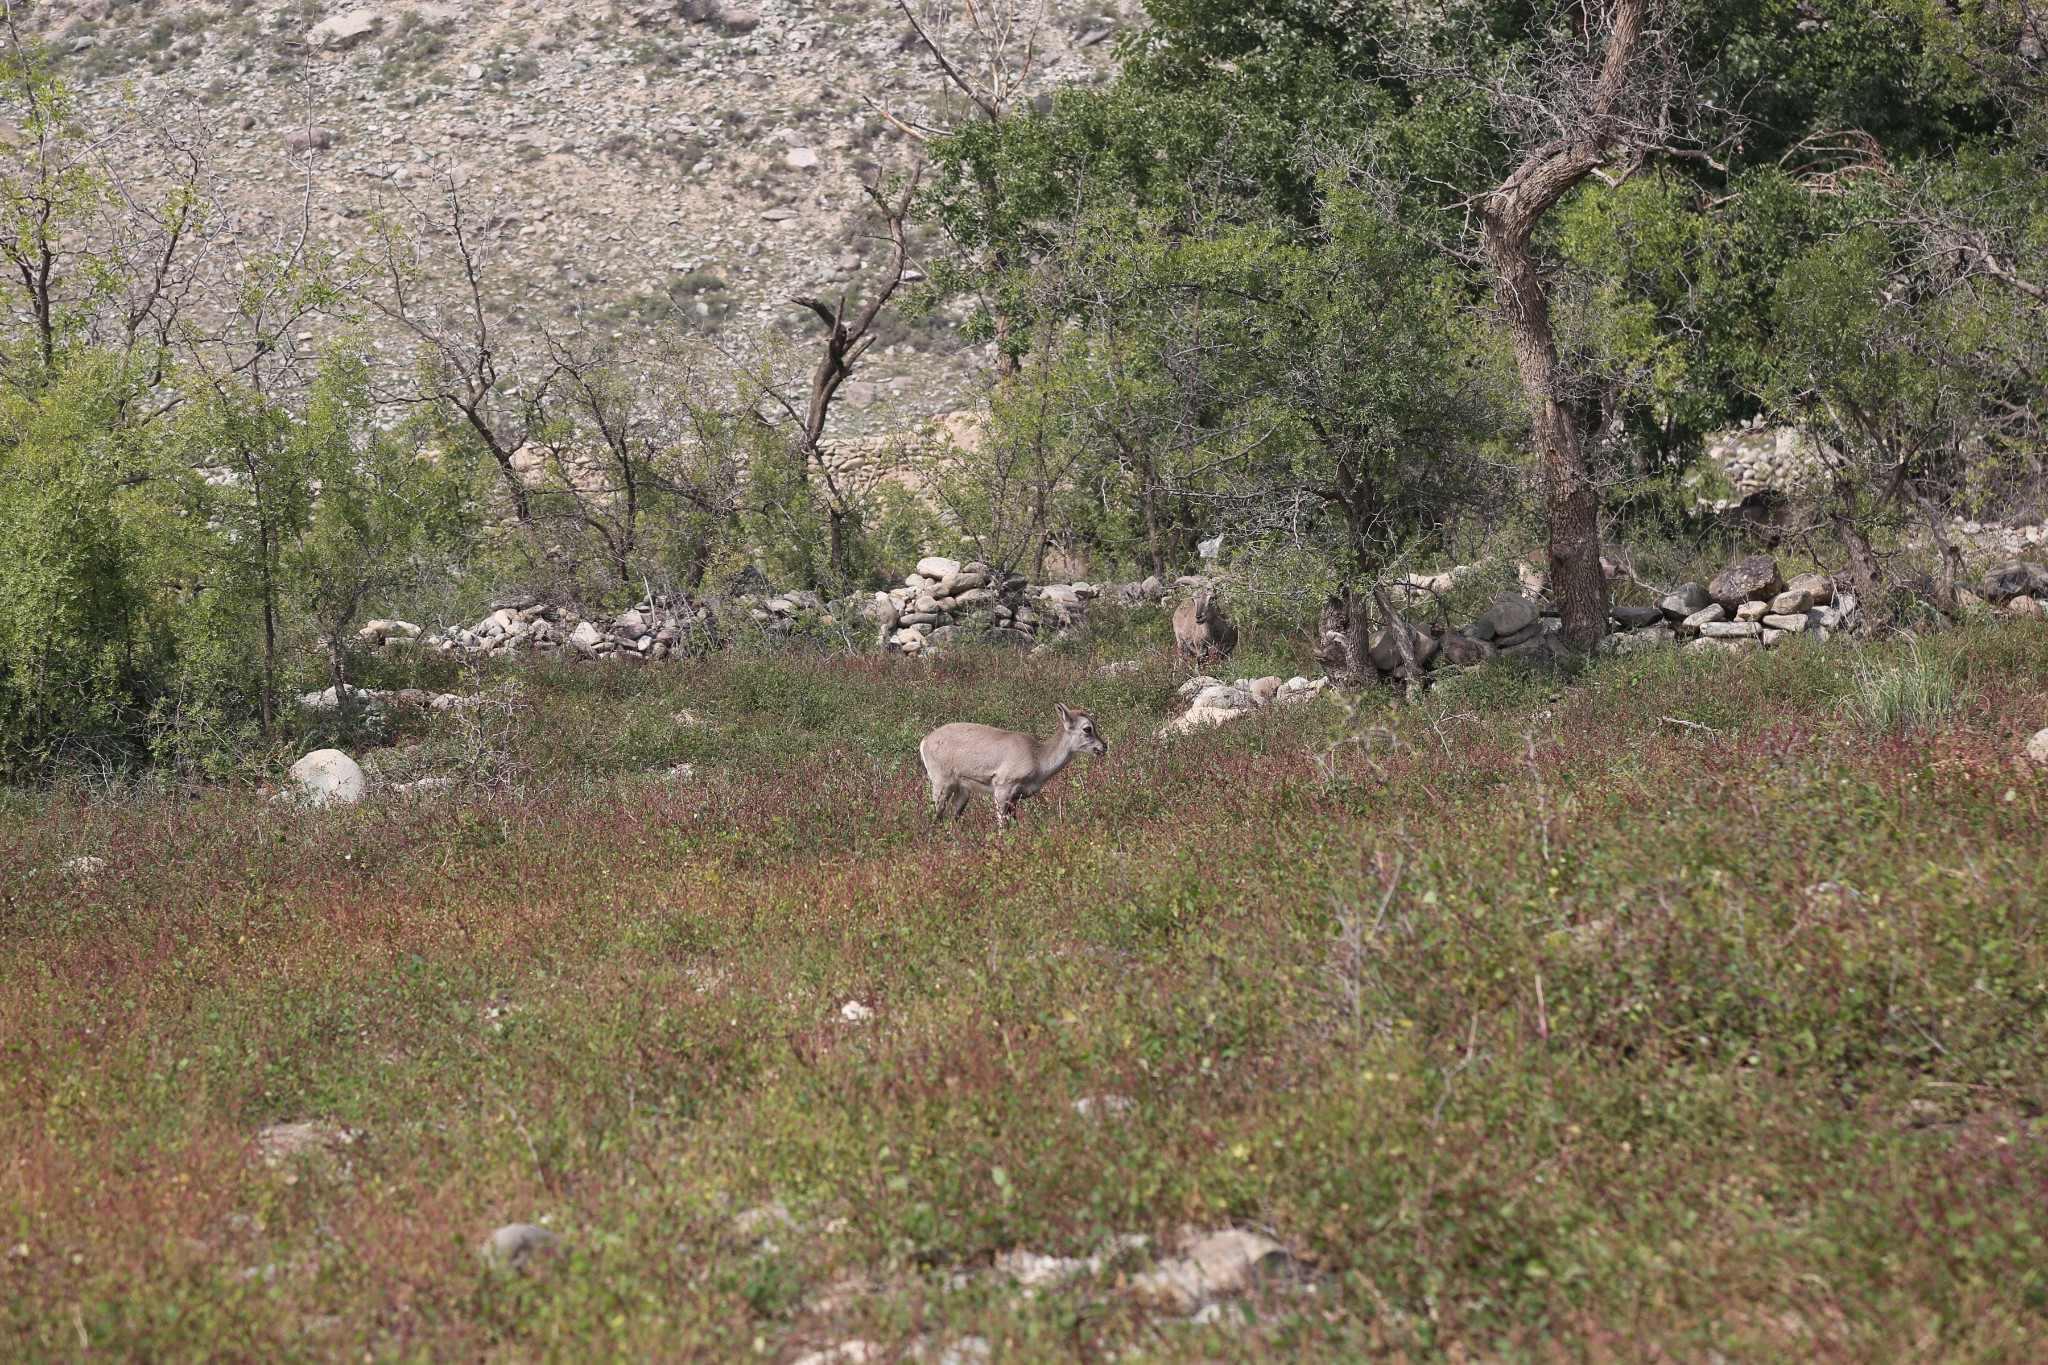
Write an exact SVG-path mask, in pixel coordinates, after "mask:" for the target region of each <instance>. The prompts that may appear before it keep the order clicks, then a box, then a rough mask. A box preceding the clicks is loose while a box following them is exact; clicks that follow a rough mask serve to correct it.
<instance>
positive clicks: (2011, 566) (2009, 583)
mask: <svg viewBox="0 0 2048 1365" xmlns="http://www.w3.org/2000/svg"><path fill="white" fill-rule="evenodd" d="M1978 595H1979V596H1981V597H1982V598H1983V599H1984V600H1985V601H1987V602H1996V603H1997V604H1999V605H2000V606H2003V605H2005V603H2007V602H2008V601H2010V600H2012V599H2013V598H2015V597H2042V596H2048V565H2041V564H2036V563H2033V562H2032V561H2030V560H2024V559H2009V560H2007V561H2006V562H2005V563H2003V564H1996V565H1993V566H1992V567H1991V568H1989V569H1987V570H1985V571H1984V579H1983V581H1982V582H1981V583H1980V584H1979V585H1978Z"/></svg>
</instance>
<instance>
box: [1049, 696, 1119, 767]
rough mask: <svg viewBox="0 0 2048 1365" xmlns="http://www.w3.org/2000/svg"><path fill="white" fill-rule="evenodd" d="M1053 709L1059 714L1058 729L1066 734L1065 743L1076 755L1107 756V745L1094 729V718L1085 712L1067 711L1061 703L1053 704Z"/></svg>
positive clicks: (1099, 732)
mask: <svg viewBox="0 0 2048 1365" xmlns="http://www.w3.org/2000/svg"><path fill="white" fill-rule="evenodd" d="M1053 709H1054V710H1055V711H1058V712H1059V713H1060V728H1061V729H1062V730H1063V731H1065V732H1066V735H1067V742H1068V743H1070V744H1072V745H1073V746H1074V750H1075V752H1077V753H1084V754H1093V755H1095V756H1096V757H1097V758H1107V757H1108V756H1109V744H1108V742H1107V741H1105V740H1104V739H1103V738H1102V732H1101V731H1100V730H1098V729H1096V728H1095V717H1093V716H1091V715H1089V714H1088V713H1087V712H1086V711H1075V710H1071V709H1069V707H1068V706H1067V704H1066V703H1065V702H1063V701H1056V702H1054V703H1053Z"/></svg>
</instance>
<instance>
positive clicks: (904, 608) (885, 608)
mask: <svg viewBox="0 0 2048 1365" xmlns="http://www.w3.org/2000/svg"><path fill="white" fill-rule="evenodd" d="M1207 581H1208V580H1206V579H1202V578H1194V577H1189V578H1183V579H1181V580H1179V585H1180V586H1184V587H1185V586H1190V585H1202V584H1206V583H1207ZM1166 593H1167V588H1166V585H1165V584H1164V583H1163V582H1162V581H1161V580H1160V579H1158V578H1157V577H1153V578H1147V579H1146V580H1144V581H1143V582H1142V583H1120V584H1114V585H1102V584H1095V583H1085V582H1084V583H1044V584H1036V585H1034V584H1032V583H1031V582H1030V581H1029V580H1027V579H1026V578H1025V577H1024V576H1023V575H1022V574H1016V573H1010V574H1005V573H999V572H997V571H996V570H994V569H991V568H990V567H989V566H988V565H986V564H982V563H978V562H974V561H968V562H966V563H962V562H961V561H959V560H957V559H949V558H947V557H946V556H944V555H927V556H925V557H924V558H923V559H920V560H918V561H917V568H916V569H915V570H914V571H913V572H911V573H909V574H906V575H905V576H904V579H903V586H902V587H900V588H891V589H889V590H888V591H887V592H878V593H876V594H875V596H874V600H873V601H872V602H871V603H869V604H868V608H867V614H868V619H869V620H871V621H873V622H874V623H875V624H876V625H877V626H878V627H879V628H880V631H879V635H880V639H881V642H882V647H883V648H884V649H885V650H887V651H888V652H890V653H892V654H912V655H915V654H925V653H930V652H931V651H933V650H936V649H943V648H945V647H947V646H949V645H954V644H961V643H965V642H967V641H972V640H978V641H982V642H985V643H991V644H1021V645H1028V644H1031V643H1033V642H1034V641H1036V640H1037V639H1038V638H1039V637H1040V636H1041V635H1042V634H1048V633H1057V632H1059V631H1062V630H1066V629H1069V628H1070V627H1073V626H1076V625H1079V624H1080V623H1081V621H1082V620H1083V619H1084V617H1085V616H1086V615H1087V610H1088V606H1089V604H1090V603H1092V602H1095V601H1096V600H1098V599H1100V598H1103V597H1111V598H1114V599H1115V600H1118V601H1122V602H1128V603H1137V602H1157V601H1159V600H1160V599H1161V598H1163V597H1165V596H1166Z"/></svg>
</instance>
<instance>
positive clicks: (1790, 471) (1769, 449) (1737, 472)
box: [1702, 417, 1824, 511]
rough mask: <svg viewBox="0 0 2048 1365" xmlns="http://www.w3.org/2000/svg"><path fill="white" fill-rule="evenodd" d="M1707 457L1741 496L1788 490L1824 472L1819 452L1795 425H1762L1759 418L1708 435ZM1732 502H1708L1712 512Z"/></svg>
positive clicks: (1731, 505)
mask: <svg viewBox="0 0 2048 1365" xmlns="http://www.w3.org/2000/svg"><path fill="white" fill-rule="evenodd" d="M1707 459H1708V460H1709V461H1710V462H1712V463H1714V464H1717V465H1719V466H1720V467H1721V472H1722V473H1723V474H1725V475H1726V476H1727V477H1728V481H1729V482H1730V483H1732V484H1734V485H1735V491H1736V492H1737V493H1738V494H1740V495H1741V496H1742V497H1748V496H1750V495H1751V494H1755V493H1761V492H1765V491H1766V490H1769V491H1774V492H1779V493H1790V492H1793V491H1796V490H1797V489H1798V488H1800V487H1801V486H1802V485H1804V484H1806V483H1808V482H1810V481H1811V480H1812V479H1813V478H1814V477H1815V476H1817V475H1818V474H1820V473H1822V472H1823V471H1824V466H1823V464H1822V462H1821V456H1820V452H1819V451H1818V450H1817V449H1816V448H1815V447H1814V444H1813V442H1812V440H1811V439H1810V438H1809V437H1808V436H1807V435H1806V433H1805V432H1803V431H1801V430H1800V429H1799V428H1798V427H1779V426H1766V425H1764V422H1763V419H1762V418H1761V417H1759V418H1757V419H1756V420H1755V421H1754V422H1751V423H1749V424H1748V425H1745V426H1739V427H1735V428H1734V429H1732V430H1729V431H1723V432H1717V433H1715V434H1714V435H1713V436H1711V437H1709V438H1708V439H1707ZM1702 501H1705V500H1704V499H1703V500H1702ZM1734 505H1736V504H1734V503H1729V502H1720V503H1714V504H1712V506H1713V507H1714V510H1716V511H1727V510H1729V509H1730V508H1731V507H1733V506H1734Z"/></svg>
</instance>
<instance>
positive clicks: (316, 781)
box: [292, 749, 363, 807]
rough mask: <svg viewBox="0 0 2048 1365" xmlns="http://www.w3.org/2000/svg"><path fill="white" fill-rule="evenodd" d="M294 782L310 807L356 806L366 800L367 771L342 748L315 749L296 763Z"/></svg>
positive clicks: (293, 772)
mask: <svg viewBox="0 0 2048 1365" xmlns="http://www.w3.org/2000/svg"><path fill="white" fill-rule="evenodd" d="M292 781H293V782H295V783H297V784H298V788H299V796H300V798H301V799H302V800H303V801H305V803H306V804H307V805H309V806H315V807H318V806H352V805H354V804H355V803H356V802H358V801H360V800H362V799H363V770H362V768H361V767H359V766H358V765H357V763H356V761H355V760H354V759H352V758H350V757H349V756H348V755H347V754H345V753H343V752H342V751H341V750H339V749H315V750H314V751H313V752H312V753H310V754H307V755H306V756H305V757H304V758H302V759H300V760H299V761H298V762H296V763H294V764H292Z"/></svg>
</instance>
